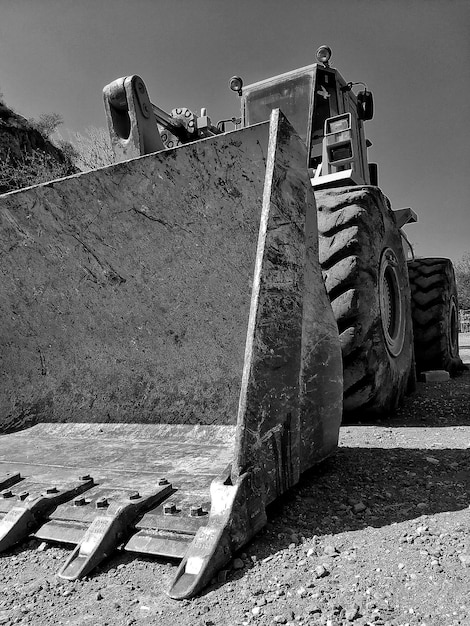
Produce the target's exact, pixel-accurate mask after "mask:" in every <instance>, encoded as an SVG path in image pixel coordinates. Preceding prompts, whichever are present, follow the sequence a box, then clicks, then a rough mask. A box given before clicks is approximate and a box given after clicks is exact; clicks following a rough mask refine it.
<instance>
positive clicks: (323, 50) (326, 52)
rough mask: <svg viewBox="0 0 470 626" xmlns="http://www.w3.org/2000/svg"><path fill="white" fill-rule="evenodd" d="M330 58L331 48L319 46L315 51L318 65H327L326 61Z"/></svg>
mask: <svg viewBox="0 0 470 626" xmlns="http://www.w3.org/2000/svg"><path fill="white" fill-rule="evenodd" d="M330 58H331V48H329V47H328V46H320V47H319V48H318V50H317V61H318V62H319V63H323V65H328V61H329V60H330Z"/></svg>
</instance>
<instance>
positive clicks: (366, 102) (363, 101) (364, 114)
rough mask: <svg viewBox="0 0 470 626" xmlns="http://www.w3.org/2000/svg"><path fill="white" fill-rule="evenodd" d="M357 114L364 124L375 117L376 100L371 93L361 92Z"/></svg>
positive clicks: (358, 96)
mask: <svg viewBox="0 0 470 626" xmlns="http://www.w3.org/2000/svg"><path fill="white" fill-rule="evenodd" d="M357 114H358V116H359V119H360V120H362V121H363V122H366V121H367V120H371V119H372V118H373V117H374V98H373V96H372V92H371V91H367V89H364V91H360V92H359V93H358V94H357Z"/></svg>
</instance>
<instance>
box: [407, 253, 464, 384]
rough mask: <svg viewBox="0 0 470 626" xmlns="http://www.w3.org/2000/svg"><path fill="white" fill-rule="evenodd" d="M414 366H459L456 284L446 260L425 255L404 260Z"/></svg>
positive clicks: (451, 368)
mask: <svg viewBox="0 0 470 626" xmlns="http://www.w3.org/2000/svg"><path fill="white" fill-rule="evenodd" d="M408 273H409V279H410V287H411V311H412V317H413V334H414V344H415V355H416V368H417V370H418V371H419V372H423V371H425V370H436V369H438V370H446V371H447V372H449V373H450V374H451V375H454V374H456V373H457V372H458V371H459V370H461V369H463V364H462V361H461V359H460V357H459V322H458V310H459V307H458V301H457V287H456V284H455V274H454V268H453V267H452V262H451V261H450V259H442V258H426V259H415V260H414V261H409V262H408Z"/></svg>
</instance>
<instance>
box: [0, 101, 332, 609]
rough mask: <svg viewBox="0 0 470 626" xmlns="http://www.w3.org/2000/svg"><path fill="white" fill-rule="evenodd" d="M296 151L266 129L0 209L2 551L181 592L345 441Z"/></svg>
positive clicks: (277, 124)
mask: <svg viewBox="0 0 470 626" xmlns="http://www.w3.org/2000/svg"><path fill="white" fill-rule="evenodd" d="M305 163H306V154H305V147H304V145H303V144H302V142H301V141H300V139H299V137H298V136H297V135H296V133H295V131H294V130H293V129H292V127H291V126H290V125H289V123H288V122H287V120H286V119H285V118H284V117H283V116H282V114H280V113H279V112H278V111H275V112H273V114H272V117H271V120H270V122H269V123H268V122H267V123H263V124H259V125H257V126H253V127H251V128H246V129H243V130H239V131H234V132H231V133H226V134H223V135H218V136H216V137H212V138H209V139H206V140H203V141H200V142H195V143H192V144H187V145H185V146H182V147H179V148H176V149H173V150H165V151H161V152H157V153H154V154H151V155H148V156H145V157H141V158H136V159H133V160H130V161H126V162H123V163H118V164H116V165H114V166H111V167H108V168H103V169H100V170H95V171H91V172H87V173H84V174H80V175H75V176H71V177H69V178H65V179H62V180H57V181H53V182H51V183H47V184H43V185H39V186H36V187H30V188H27V189H24V190H21V191H18V192H13V193H10V194H6V195H4V196H1V197H0V237H1V249H2V263H1V269H0V272H1V276H2V278H1V286H0V290H1V293H0V307H1V308H0V311H1V316H2V331H1V332H2V335H1V337H0V342H1V365H0V368H1V377H2V384H1V388H0V408H1V414H0V426H1V432H2V433H4V434H2V435H1V436H0V488H1V489H2V491H1V493H0V551H4V550H7V549H8V548H10V547H11V546H12V545H14V544H16V543H18V542H21V541H22V540H23V539H24V538H25V537H27V536H28V535H33V536H35V537H38V538H41V539H42V540H45V541H59V542H63V543H66V544H67V543H68V544H70V545H71V546H72V550H71V553H70V557H69V558H68V559H67V562H66V563H64V564H63V566H62V568H61V570H60V572H59V575H60V576H62V577H63V578H66V579H76V578H79V577H80V576H84V575H87V574H89V573H90V572H91V571H92V570H93V569H94V568H95V567H96V566H97V565H98V564H99V563H100V562H101V561H102V560H103V559H104V558H105V556H108V555H110V554H111V553H112V552H113V550H115V549H118V548H122V549H124V550H128V551H131V552H136V553H141V554H147V555H160V556H163V557H170V558H177V559H181V563H180V566H179V567H178V570H177V572H176V576H175V579H174V581H173V583H172V586H171V589H170V590H169V593H170V595H171V596H172V597H174V598H187V597H190V596H192V595H194V594H195V593H197V592H198V591H200V590H201V589H202V588H203V587H204V586H205V585H207V584H208V583H209V582H210V580H211V579H212V577H213V576H214V574H215V573H216V572H217V570H218V569H219V568H221V567H222V566H223V565H225V564H226V563H227V562H228V561H229V560H230V559H231V557H232V555H233V553H234V552H235V551H236V550H237V549H238V548H240V547H241V546H242V545H244V544H245V543H246V542H247V541H248V540H249V539H250V538H251V537H253V536H254V534H255V533H256V532H257V531H258V530H259V529H260V528H261V527H262V526H263V524H264V523H265V521H266V505H267V504H269V503H270V502H272V501H273V500H274V499H275V498H277V497H278V496H279V495H281V494H282V493H283V492H285V491H286V490H287V489H289V487H291V486H292V485H294V484H295V483H296V482H297V481H298V479H299V475H300V473H301V472H303V471H305V470H306V469H307V468H309V467H310V466H311V465H312V464H314V463H316V462H318V461H320V460H321V459H323V458H324V457H326V456H327V455H329V454H331V453H332V452H333V451H334V450H335V448H336V445H337V440H338V431H339V424H340V420H341V405H342V374H341V371H342V367H341V353H340V345H339V339H338V332H337V328H336V323H335V321H334V318H333V315H332V312H331V309H330V305H329V302H328V300H327V296H326V293H325V289H324V286H323V282H322V278H321V272H320V268H319V264H318V258H317V231H316V210H315V201H314V197H313V193H312V190H311V187H310V181H309V178H308V173H307V170H306V168H305Z"/></svg>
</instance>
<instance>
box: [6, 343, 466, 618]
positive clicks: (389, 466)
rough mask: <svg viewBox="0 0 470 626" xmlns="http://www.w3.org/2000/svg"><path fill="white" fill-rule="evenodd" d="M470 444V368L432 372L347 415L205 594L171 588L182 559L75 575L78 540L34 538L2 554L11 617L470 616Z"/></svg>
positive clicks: (118, 559)
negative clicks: (377, 405)
mask: <svg viewBox="0 0 470 626" xmlns="http://www.w3.org/2000/svg"><path fill="white" fill-rule="evenodd" d="M461 345H463V346H464V347H463V350H462V351H461V354H462V355H463V357H464V360H465V361H467V362H470V336H469V335H467V336H462V338H461ZM469 448H470V371H466V372H465V373H464V374H463V375H462V376H460V377H459V378H457V379H454V380H452V381H449V382H445V383H433V384H426V385H425V384H422V383H420V384H419V386H418V390H417V392H416V393H415V394H414V395H413V396H411V397H409V398H408V399H407V401H406V404H405V406H404V407H403V408H402V409H401V410H400V411H399V413H398V414H397V415H395V416H393V417H392V418H391V419H389V420H386V421H385V420H384V421H383V422H379V423H375V424H373V425H372V424H355V425H352V424H351V425H346V426H344V427H343V428H342V432H341V445H340V448H339V451H338V453H337V454H336V456H334V457H333V458H331V459H329V460H328V461H326V462H325V463H323V464H322V465H321V466H319V467H317V468H315V469H314V470H312V471H311V472H309V473H307V474H306V475H305V476H303V478H302V480H301V482H300V484H299V485H298V486H297V487H296V488H295V489H293V490H292V491H291V492H290V493H289V494H288V495H287V496H286V497H285V498H284V499H283V500H282V501H281V502H278V503H276V505H275V506H273V507H271V508H270V510H269V523H268V526H267V527H266V529H265V530H264V531H263V532H262V533H261V534H260V535H259V536H258V537H257V538H256V539H255V540H254V541H253V542H251V544H249V545H248V546H247V547H246V548H245V551H244V552H243V553H241V554H238V555H237V556H236V558H235V559H234V560H233V562H232V563H231V567H230V569H228V570H226V571H224V572H221V573H220V575H219V580H218V581H215V582H214V584H213V586H212V587H210V588H209V589H207V590H206V591H205V593H204V594H202V595H201V596H199V597H198V598H195V599H194V600H191V601H183V602H177V601H173V600H171V599H169V598H168V597H167V596H166V595H165V593H164V591H165V588H166V587H167V586H168V584H169V581H170V580H171V579H172V577H173V575H174V573H175V570H176V564H175V563H172V562H168V561H164V560H159V561H158V560H150V559H141V558H139V559H137V558H134V557H133V556H131V555H128V554H118V555H116V556H114V557H113V558H111V559H110V560H108V561H107V562H106V563H105V564H104V565H103V567H102V568H101V569H100V570H99V571H98V572H97V573H96V574H95V575H94V576H92V577H90V578H88V579H85V580H83V581H78V582H74V583H67V582H65V581H62V580H60V579H58V578H56V576H55V573H56V572H57V570H58V569H59V566H60V564H62V563H63V562H64V560H65V558H66V556H67V554H68V550H66V549H64V548H62V547H51V546H46V545H45V544H41V543H40V542H39V541H36V540H31V541H29V542H28V543H27V544H23V545H21V546H19V547H18V548H16V549H15V550H12V551H10V552H9V553H7V554H5V555H4V556H3V557H2V558H1V560H0V594H1V595H0V624H3V625H7V626H10V625H12V624H29V625H43V624H44V625H46V624H47V625H49V624H61V625H62V624H63V625H65V624H68V625H90V626H95V625H100V626H101V625H102V626H105V625H109V626H111V625H113V626H121V625H126V626H127V625H131V624H136V625H141V624H142V625H144V624H158V625H162V626H166V625H171V626H174V625H175V624H178V626H190V625H191V626H219V625H224V626H235V625H239V626H241V625H248V624H250V625H253V626H265V625H271V624H290V625H299V626H300V625H323V626H340V625H344V624H353V625H354V626H365V625H366V624H372V625H374V626H379V625H382V626H407V625H408V626H418V625H419V626H457V625H470V534H469V530H470V516H469V505H470V459H469Z"/></svg>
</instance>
